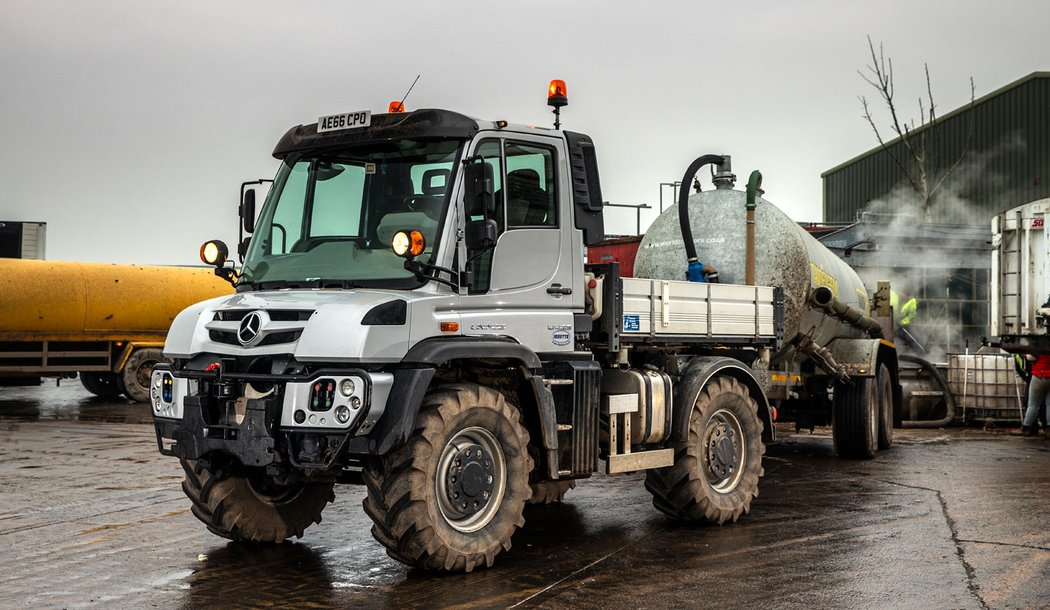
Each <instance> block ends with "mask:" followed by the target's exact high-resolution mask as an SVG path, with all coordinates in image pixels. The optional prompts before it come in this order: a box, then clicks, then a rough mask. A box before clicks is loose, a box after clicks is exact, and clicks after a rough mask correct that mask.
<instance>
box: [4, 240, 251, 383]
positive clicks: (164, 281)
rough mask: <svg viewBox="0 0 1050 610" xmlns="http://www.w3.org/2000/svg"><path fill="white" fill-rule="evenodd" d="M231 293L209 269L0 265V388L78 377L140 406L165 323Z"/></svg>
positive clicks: (7, 261)
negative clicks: (190, 309) (181, 313)
mask: <svg viewBox="0 0 1050 610" xmlns="http://www.w3.org/2000/svg"><path fill="white" fill-rule="evenodd" d="M232 291H233V289H232V287H231V286H230V284H228V283H227V282H225V281H224V280H222V279H221V278H218V277H216V276H215V275H214V273H213V272H212V270H211V269H197V268H191V267H157V266H146V265H116V264H108V263H76V262H58V261H38V260H21V259H0V385H21V384H26V383H39V380H40V378H41V377H72V376H73V375H74V374H77V373H79V374H80V380H81V382H82V383H83V384H84V387H85V388H87V389H88V390H89V391H90V392H92V393H94V394H98V395H99V396H116V395H118V394H121V393H123V394H125V395H127V396H128V398H131V399H132V400H136V401H139V402H145V401H147V400H148V399H149V379H150V373H151V372H152V369H153V365H154V364H155V363H156V362H158V361H160V360H161V348H163V347H164V338H165V336H166V335H167V333H168V328H169V327H170V326H171V321H172V320H173V319H175V316H176V315H177V314H178V313H179V312H180V311H182V310H183V309H185V308H186V307H188V306H189V305H191V304H193V303H196V302H199V301H203V300H206V299H210V298H212V297H216V296H220V295H224V294H230V293H231V292H232Z"/></svg>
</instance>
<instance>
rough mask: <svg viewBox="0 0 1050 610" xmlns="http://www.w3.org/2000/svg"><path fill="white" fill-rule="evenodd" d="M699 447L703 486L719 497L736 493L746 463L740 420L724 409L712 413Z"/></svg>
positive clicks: (745, 449)
mask: <svg viewBox="0 0 1050 610" xmlns="http://www.w3.org/2000/svg"><path fill="white" fill-rule="evenodd" d="M701 443H702V445H701V447H700V458H701V459H700V461H701V465H702V466H703V469H704V477H705V478H706V479H707V482H708V483H709V484H710V485H711V487H712V488H713V489H714V490H715V491H717V492H718V493H722V494H726V493H729V492H731V491H733V490H734V489H736V487H737V485H739V484H740V479H741V477H743V474H744V464H745V462H746V461H747V445H746V444H745V443H744V430H743V427H742V426H741V425H740V420H739V419H737V417H736V415H734V414H733V413H732V412H731V411H728V410H726V409H719V410H718V411H715V412H714V414H712V415H711V418H710V419H708V420H707V426H706V427H705V428H704V435H703V438H702V439H701Z"/></svg>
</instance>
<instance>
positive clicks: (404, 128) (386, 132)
mask: <svg viewBox="0 0 1050 610" xmlns="http://www.w3.org/2000/svg"><path fill="white" fill-rule="evenodd" d="M480 129H481V127H480V125H479V124H478V121H477V120H476V119H473V118H471V117H468V116H466V115H463V114H459V113H458V112H452V111H450V110H432V109H422V110H415V111H413V112H401V113H392V114H385V113H384V114H373V115H372V123H371V125H369V126H368V127H361V128H357V129H341V130H339V131H329V132H322V133H317V123H311V124H309V125H297V126H295V127H292V128H291V129H289V130H288V131H287V132H286V133H285V134H284V137H282V138H281V140H280V141H279V142H278V143H277V147H276V148H274V149H273V156H274V157H276V158H278V159H283V158H284V157H286V156H287V155H288V154H290V153H293V152H298V151H303V150H314V149H318V148H341V147H344V146H352V145H355V144H365V143H369V142H387V141H391V140H402V139H412V138H431V139H433V138H438V139H455V140H460V139H467V138H470V137H472V136H473V135H474V134H476V133H477V132H478V131H479V130H480Z"/></svg>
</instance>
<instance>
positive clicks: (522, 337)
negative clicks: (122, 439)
mask: <svg viewBox="0 0 1050 610" xmlns="http://www.w3.org/2000/svg"><path fill="white" fill-rule="evenodd" d="M554 89H555V87H553V86H552V95H551V97H550V103H551V105H553V106H554V107H555V111H556V112H557V110H558V109H559V108H560V107H561V106H563V105H564V102H565V97H564V95H563V91H555V90H554ZM274 156H275V157H276V158H277V159H278V160H279V161H280V168H279V170H278V172H277V175H276V177H275V179H274V181H273V184H272V186H271V187H270V188H269V192H268V195H267V197H266V200H265V203H264V204H263V205H262V207H261V209H260V210H259V213H258V215H257V214H256V210H255V198H254V195H253V193H254V191H253V190H251V189H245V188H243V187H242V202H241V206H240V212H241V221H242V229H243V231H244V232H245V233H249V234H250V238H247V239H243V240H242V241H241V243H240V244H239V247H238V251H239V253H240V255H241V257H242V265H241V266H240V267H239V268H235V267H234V266H233V264H232V263H231V262H229V261H227V260H226V259H227V257H228V251H227V248H226V246H225V245H224V244H222V243H221V242H208V243H206V244H205V245H204V247H202V250H201V252H202V258H203V259H204V260H206V262H208V263H210V264H214V265H216V273H218V274H220V275H222V276H224V277H227V278H228V279H229V280H230V281H231V282H233V283H234V284H235V285H236V289H237V290H236V294H234V295H233V296H226V297H221V298H216V299H212V300H209V301H205V302H202V303H198V304H196V305H194V306H192V307H190V308H188V309H186V310H185V311H183V312H182V313H181V314H180V315H179V316H178V317H177V318H176V320H175V321H174V324H173V325H172V327H171V331H170V332H169V334H168V338H167V343H166V345H165V349H164V353H165V356H166V357H167V358H168V359H170V360H171V364H170V365H158V366H157V367H156V369H155V371H154V373H153V378H152V386H151V387H152V397H151V401H152V409H153V414H154V420H155V423H156V431H157V441H158V445H159V448H160V451H161V453H163V454H165V455H170V456H175V457H177V458H179V459H180V460H181V462H182V465H183V468H184V469H185V475H186V476H185V480H184V483H183V490H184V491H185V493H186V495H187V496H189V498H190V500H191V502H192V510H193V514H194V515H195V516H196V517H197V518H198V519H200V520H201V521H202V522H204V524H205V525H206V526H207V527H208V529H209V530H210V531H212V532H213V533H215V534H217V535H219V536H223V537H226V538H230V539H234V540H243V541H253V542H260V543H273V542H280V541H282V540H285V539H286V538H289V537H292V536H302V535H303V532H304V530H305V529H306V528H307V527H310V526H311V525H312V524H314V523H316V522H319V521H320V520H321V513H322V511H323V509H324V508H325V506H326V505H327V504H328V503H329V502H331V501H333V499H334V497H335V496H334V493H333V486H334V485H335V484H337V483H354V484H363V485H365V486H366V487H367V490H368V491H367V497H366V498H365V500H364V510H365V512H366V513H367V514H368V515H369V517H371V519H372V520H373V521H374V525H373V527H372V534H373V536H374V537H375V538H376V540H378V541H379V542H380V543H381V544H382V545H383V546H385V547H386V549H387V552H388V553H389V555H390V556H391V557H393V558H394V559H397V560H399V561H402V562H404V563H406V564H410V565H415V566H419V567H422V568H426V569H433V570H443V571H470V570H472V569H474V568H475V567H478V566H491V565H492V564H493V561H494V560H495V558H496V556H497V555H499V554H500V553H502V552H504V551H507V550H509V549H510V548H511V539H512V536H513V535H514V532H515V531H516V530H517V529H518V528H519V527H521V526H522V525H524V517H523V509H524V506H525V504H526V503H527V502H553V501H560V500H561V499H562V498H563V496H564V495H565V493H566V492H567V491H568V490H569V489H571V488H573V487H574V486H575V482H576V481H577V480H579V479H583V478H587V477H590V476H591V475H592V474H594V473H597V472H599V470H602V471H604V472H606V473H609V474H615V473H623V472H637V471H645V473H646V474H645V486H646V488H647V489H648V490H649V491H650V492H652V495H653V503H654V505H655V507H656V508H657V509H658V510H660V511H662V512H664V513H666V514H668V515H670V516H671V517H673V518H675V519H681V520H691V521H696V520H699V521H709V522H714V523H724V522H726V521H735V520H736V519H738V518H739V517H740V516H741V515H742V514H744V513H746V512H748V511H749V509H750V506H751V502H752V499H753V498H755V496H756V495H757V493H758V482H759V478H760V477H761V476H762V473H763V470H762V456H763V454H764V452H765V445H764V443H765V442H769V441H772V440H773V436H774V427H773V419H774V412H775V411H774V403H772V402H771V397H774V400H783V401H787V402H790V401H795V402H796V403H799V404H801V403H803V402H805V401H806V400H809V399H812V400H813V401H816V402H817V404H823V403H821V402H820V401H824V402H826V403H827V404H828V405H829V408H831V407H830V406H831V405H832V403H834V409H835V418H836V422H837V423H836V428H835V440H836V444H837V446H838V450H839V452H840V453H842V454H844V455H848V456H854V457H870V456H871V455H874V452H875V450H876V446H877V444H882V445H888V442H886V443H880V442H879V440H880V438H882V436H884V435H885V434H888V432H887V431H886V428H887V427H889V426H891V424H887V421H888V420H889V419H892V414H893V412H894V411H895V410H896V411H899V397H898V398H896V399H895V398H894V392H893V390H892V388H893V386H892V384H893V383H895V380H896V377H895V375H896V358H895V352H894V351H893V348H892V344H891V343H888V342H886V341H884V340H880V339H879V336H881V334H880V331H879V323H878V322H877V321H876V320H873V319H872V318H871V317H870V316H869V315H868V312H869V309H868V307H867V305H868V300H867V295H866V294H863V293H861V294H859V295H858V294H854V293H853V292H852V284H851V285H850V286H851V292H849V293H848V294H839V293H838V292H837V290H838V284H837V283H836V282H835V281H834V280H835V278H834V277H832V276H831V275H829V274H827V273H823V271H822V272H821V273H819V274H818V273H817V272H816V271H811V265H812V266H813V269H816V268H817V265H816V264H815V263H811V262H810V261H809V260H808V259H807V260H792V261H789V264H792V265H796V266H798V265H801V266H802V267H801V273H802V274H803V276H804V277H803V278H802V280H800V281H798V282H794V283H791V282H787V284H788V285H789V289H788V290H785V289H783V287H782V286H781V285H780V284H775V283H767V284H766V285H761V284H762V282H755V280H754V277H749V278H748V279H749V280H750V281H749V282H745V281H744V278H742V277H741V279H740V283H738V284H731V283H713V282H710V281H704V279H705V277H704V272H703V268H704V266H705V265H706V266H707V267H708V268H710V267H711V265H712V264H713V265H714V266H716V267H717V266H718V263H717V261H699V260H697V256H696V251H695V247H696V244H697V243H705V242H704V238H705V237H710V236H712V235H729V232H730V231H734V232H735V233H733V235H737V234H739V235H740V236H741V237H740V238H739V239H737V238H735V237H730V238H729V239H728V241H727V242H726V245H725V248H724V249H725V250H726V251H727V252H728V251H730V250H734V251H739V252H741V253H744V250H745V249H747V252H748V253H749V255H748V256H746V258H747V264H748V265H750V267H749V268H751V269H756V268H757V277H759V278H766V277H771V278H774V279H775V277H776V276H775V275H773V276H771V275H769V269H772V268H777V267H780V266H782V265H783V264H788V263H784V262H783V261H780V260H775V259H774V257H765V258H763V257H762V256H761V253H760V255H759V256H758V258H757V263H756V257H755V255H754V253H755V250H756V247H755V244H754V239H752V240H751V241H750V244H748V245H745V243H746V242H747V240H745V239H744V237H743V235H744V226H745V213H746V212H745V208H746V210H747V211H749V212H753V211H754V209H755V208H754V206H766V207H772V206H770V204H768V203H766V202H764V200H761V199H760V198H757V196H756V193H757V190H756V189H757V184H756V183H755V181H752V183H751V184H749V188H748V191H747V193H746V194H745V193H743V192H740V191H735V190H732V188H731V187H732V180H731V174H730V172H729V162H728V158H725V157H722V156H718V155H706V156H704V157H701V158H700V159H697V161H696V162H694V163H693V164H692V165H691V166H690V168H689V170H688V171H687V172H686V177H685V178H684V180H683V184H690V183H691V181H692V177H693V175H695V174H696V173H697V171H698V170H699V169H700V168H701V167H703V166H705V165H710V166H711V167H712V168H714V169H716V170H717V171H718V174H717V175H718V176H719V177H720V179H721V185H720V189H719V191H715V192H721V195H719V196H720V197H730V196H732V197H737V198H738V203H739V204H740V205H739V206H736V208H735V209H736V210H738V216H737V217H736V218H735V219H732V220H729V219H723V220H720V221H719V222H720V223H721V222H723V221H724V223H725V226H722V225H721V224H710V223H704V222H703V213H704V210H703V209H696V208H697V205H698V204H696V203H694V205H693V206H692V207H693V209H692V210H690V209H689V201H688V192H687V190H686V189H683V194H682V197H681V199H680V200H679V203H678V206H677V207H673V208H671V210H669V213H671V214H678V215H679V217H680V218H681V221H682V222H681V227H680V228H681V232H680V233H679V234H678V236H677V237H676V238H673V239H672V238H668V239H670V240H671V241H674V243H675V246H674V247H673V248H672V249H673V252H672V253H670V254H666V255H664V256H663V258H667V259H675V258H677V259H679V262H680V264H679V265H678V266H676V267H675V269H674V270H673V271H671V272H668V274H669V275H671V276H673V277H660V276H657V275H655V274H654V275H653V276H649V277H620V276H619V268H618V265H616V264H615V263H614V264H604V265H585V264H584V252H585V248H586V247H587V246H588V245H590V244H595V243H597V242H598V241H600V240H602V239H603V238H604V237H605V234H604V225H603V218H602V209H603V200H602V194H601V189H600V187H599V182H598V167H597V163H596V156H595V148H594V145H593V144H592V141H591V139H590V138H588V137H587V136H585V135H583V134H580V133H574V132H571V131H562V130H560V129H557V124H556V128H555V129H546V128H538V127H529V126H522V125H513V124H509V123H507V122H506V121H502V120H499V121H483V120H477V119H474V118H470V117H467V116H464V115H462V114H457V113H455V112H450V111H445V110H416V111H413V112H392V113H385V114H374V115H373V114H371V113H370V112H367V111H362V112H352V113H347V114H340V115H334V116H327V117H322V118H321V119H320V120H319V121H318V122H317V123H314V124H309V125H300V126H297V127H293V128H292V129H290V130H289V131H288V132H287V133H286V134H285V135H284V137H283V138H281V140H280V142H279V143H278V144H277V147H276V149H275V150H274ZM701 195H706V193H704V194H701ZM745 199H746V201H745ZM763 209H765V208H763V207H759V211H760V212H762V210H763ZM691 216H692V218H691V220H690V217H691ZM760 216H761V214H760ZM690 222H692V223H693V224H694V225H695V226H696V227H697V228H698V229H700V230H701V231H702V235H698V237H697V238H696V239H695V240H694V239H693V238H692V235H691V228H690ZM698 223H702V228H701V224H698ZM730 225H732V227H731V226H730ZM750 226H752V227H753V224H752V225H750ZM758 229H759V230H758V238H759V239H760V240H761V239H765V238H763V233H762V230H763V229H762V225H759V228H758ZM683 234H684V235H687V237H686V238H684V239H683V237H682V235H683ZM751 235H752V237H754V235H755V234H754V232H753V231H752V232H751ZM675 240H676V241H675ZM665 241H666V240H665ZM665 245H666V244H665ZM757 249H759V250H761V252H766V251H767V250H768V249H767V248H766V247H765V246H761V245H760V246H759V248H757ZM741 264H743V259H741ZM756 264H757V267H756ZM727 265H728V264H727ZM698 266H699V267H698ZM687 268H688V269H689V272H690V275H691V276H692V281H687V280H686V271H687ZM719 271H720V272H721V275H722V278H723V280H725V278H727V277H730V278H732V277H733V276H734V273H735V274H737V275H741V274H742V273H743V272H742V270H732V269H729V268H728V266H727V267H724V268H721V269H719ZM751 275H755V274H754V273H752V274H751ZM796 275H797V274H796ZM708 279H710V278H708ZM858 292H859V291H858ZM778 380H779V381H778ZM829 396H833V397H834V398H833V400H832V399H830V398H829Z"/></svg>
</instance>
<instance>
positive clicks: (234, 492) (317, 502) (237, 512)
mask: <svg viewBox="0 0 1050 610" xmlns="http://www.w3.org/2000/svg"><path fill="white" fill-rule="evenodd" d="M182 469H183V470H185V471H186V478H185V479H183V481H182V491H183V492H185V494H186V496H187V497H189V499H190V500H191V501H192V503H193V505H192V511H193V516H195V517H197V519H200V521H201V522H203V523H204V525H206V526H207V527H208V530H209V531H210V532H211V533H213V534H215V535H216V536H222V537H223V538H229V539H230V540H239V541H243V542H274V543H276V542H283V541H284V540H286V539H287V538H291V537H292V536H295V537H296V538H302V537H303V531H304V530H306V528H308V527H310V526H311V525H313V524H314V523H320V522H321V511H322V510H324V507H325V506H327V505H328V503H329V502H331V501H333V500H335V492H334V491H333V487H334V483H333V482H324V481H309V482H304V483H300V484H297V485H293V486H290V487H286V488H277V487H275V486H273V485H266V484H264V483H263V482H262V481H261V480H256V479H248V478H246V477H236V476H226V475H223V474H221V473H214V472H212V471H210V470H208V469H206V468H204V467H203V465H201V463H200V462H196V461H193V460H182Z"/></svg>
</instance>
